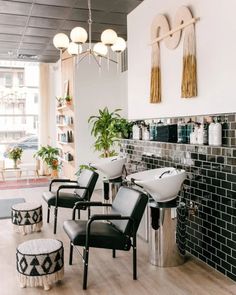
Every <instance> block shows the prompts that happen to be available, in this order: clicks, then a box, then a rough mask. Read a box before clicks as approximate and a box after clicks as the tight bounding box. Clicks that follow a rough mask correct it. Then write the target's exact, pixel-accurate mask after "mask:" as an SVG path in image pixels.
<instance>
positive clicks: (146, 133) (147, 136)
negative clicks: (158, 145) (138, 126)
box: [142, 123, 150, 141]
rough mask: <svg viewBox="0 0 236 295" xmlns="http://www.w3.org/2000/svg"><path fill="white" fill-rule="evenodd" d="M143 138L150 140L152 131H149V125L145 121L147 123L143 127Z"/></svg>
mask: <svg viewBox="0 0 236 295" xmlns="http://www.w3.org/2000/svg"><path fill="white" fill-rule="evenodd" d="M142 139H143V140H146V141H147V140H150V131H149V125H148V124H146V123H145V125H144V126H143V128H142Z"/></svg>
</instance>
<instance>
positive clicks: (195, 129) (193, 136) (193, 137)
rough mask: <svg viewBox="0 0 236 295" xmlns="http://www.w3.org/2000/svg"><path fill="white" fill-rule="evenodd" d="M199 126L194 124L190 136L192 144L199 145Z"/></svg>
mask: <svg viewBox="0 0 236 295" xmlns="http://www.w3.org/2000/svg"><path fill="white" fill-rule="evenodd" d="M198 129H199V127H198V124H194V127H193V131H192V132H191V133H190V135H189V140H190V143H191V144H198Z"/></svg>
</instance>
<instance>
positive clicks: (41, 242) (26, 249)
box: [16, 239, 64, 290]
mask: <svg viewBox="0 0 236 295" xmlns="http://www.w3.org/2000/svg"><path fill="white" fill-rule="evenodd" d="M16 268H17V272H18V278H19V281H20V286H21V287H22V288H25V287H27V286H30V287H37V286H43V287H44V290H49V289H50V285H51V284H52V283H55V282H57V281H59V280H62V279H63V276H64V249H63V243H62V242H61V241H59V240H55V239H35V240H29V241H26V242H24V243H22V244H20V245H19V246H18V247H17V249H16Z"/></svg>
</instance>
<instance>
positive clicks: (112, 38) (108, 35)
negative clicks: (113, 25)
mask: <svg viewBox="0 0 236 295" xmlns="http://www.w3.org/2000/svg"><path fill="white" fill-rule="evenodd" d="M116 39H117V34H116V32H115V31H114V30H112V29H107V30H105V31H103V32H102V34H101V41H102V43H103V44H105V45H108V46H111V45H113V44H114V43H115V42H116Z"/></svg>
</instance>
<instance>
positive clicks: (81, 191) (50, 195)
mask: <svg viewBox="0 0 236 295" xmlns="http://www.w3.org/2000/svg"><path fill="white" fill-rule="evenodd" d="M97 180H98V174H97V173H96V172H94V171H91V170H88V169H83V170H82V171H81V173H80V175H79V176H78V179H77V180H70V179H53V180H52V181H51V183H50V185H49V191H48V192H44V193H43V199H44V200H45V201H46V202H47V204H48V214H47V223H49V221H50V208H51V206H54V207H55V209H54V234H55V233H56V230H57V212H58V207H64V208H73V207H74V205H75V203H77V202H80V201H81V202H82V201H90V198H91V196H92V194H93V191H94V188H95V185H96V183H97ZM55 183H64V184H62V185H60V186H59V187H58V188H57V190H56V191H55V192H53V191H52V188H53V184H55ZM65 189H66V190H72V191H71V192H65V191H64V192H63V190H65ZM81 209H86V208H85V207H84V208H81ZM88 216H90V209H89V210H88Z"/></svg>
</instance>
